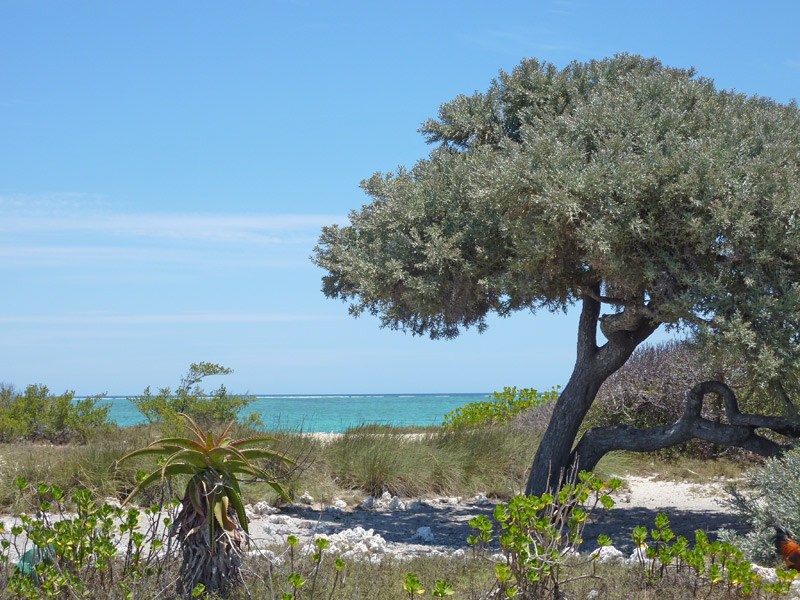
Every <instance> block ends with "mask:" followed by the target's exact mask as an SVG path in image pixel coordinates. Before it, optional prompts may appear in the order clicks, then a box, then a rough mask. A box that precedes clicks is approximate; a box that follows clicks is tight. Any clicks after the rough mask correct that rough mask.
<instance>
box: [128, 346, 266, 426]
mask: <svg viewBox="0 0 800 600" xmlns="http://www.w3.org/2000/svg"><path fill="white" fill-rule="evenodd" d="M232 372H233V371H232V370H231V369H229V368H227V367H223V366H222V365H218V364H214V363H210V362H200V363H192V364H191V365H190V366H189V372H188V373H187V374H186V375H184V376H183V377H182V378H181V382H180V384H179V385H178V387H177V388H175V390H172V389H170V388H162V389H160V390H158V393H157V394H153V393H151V392H150V386H148V387H146V388H145V390H144V392H143V393H142V395H141V396H137V397H134V398H129V400H130V401H131V403H132V404H133V405H134V406H135V407H136V408H137V409H138V411H139V412H140V413H142V415H143V416H144V418H145V419H147V422H148V423H159V424H161V425H162V427H163V428H164V429H165V431H180V429H181V425H182V419H181V416H180V415H181V414H184V415H189V416H190V417H191V418H192V419H194V420H195V421H196V422H198V423H199V424H200V425H201V426H203V427H207V426H209V425H211V424H213V423H227V422H229V421H240V422H242V423H245V424H247V425H250V426H253V427H256V426H259V425H262V423H261V420H260V419H259V417H258V415H257V414H256V413H250V414H249V415H247V417H245V418H244V419H242V415H241V414H240V413H241V412H242V411H243V410H244V409H245V408H247V407H248V406H250V404H252V403H253V402H254V401H255V397H254V396H242V395H237V394H228V390H226V389H225V386H224V385H221V386H220V387H219V388H217V389H216V390H214V391H211V392H208V391H205V390H203V389H202V388H201V387H200V383H201V382H202V381H203V380H204V379H205V378H206V377H211V376H214V375H228V374H230V373H232Z"/></svg>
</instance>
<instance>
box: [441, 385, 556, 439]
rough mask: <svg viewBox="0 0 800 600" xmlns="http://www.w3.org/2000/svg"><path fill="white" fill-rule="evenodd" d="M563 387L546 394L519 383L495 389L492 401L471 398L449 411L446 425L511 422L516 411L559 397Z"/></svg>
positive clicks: (456, 427) (518, 412)
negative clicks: (477, 400)
mask: <svg viewBox="0 0 800 600" xmlns="http://www.w3.org/2000/svg"><path fill="white" fill-rule="evenodd" d="M559 387H560V386H558V387H556V388H553V389H552V390H550V391H549V392H544V393H542V394H540V393H539V392H537V391H536V390H534V389H532V388H523V389H520V390H517V388H516V387H513V388H509V387H506V388H503V391H502V392H495V393H494V394H492V395H491V396H489V398H491V400H489V401H483V402H470V403H469V404H467V405H465V406H462V407H461V408H457V409H456V410H454V411H452V412H449V413H447V414H446V415H445V416H444V423H442V427H448V428H451V429H458V428H460V427H485V426H487V425H499V424H503V423H508V422H509V421H511V419H513V418H514V417H515V416H516V415H519V414H521V413H523V412H525V411H527V410H530V409H532V408H535V407H537V406H540V405H542V404H545V403H547V402H550V401H551V400H556V399H558V391H557V390H558V389H559Z"/></svg>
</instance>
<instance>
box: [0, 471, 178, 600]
mask: <svg viewBox="0 0 800 600" xmlns="http://www.w3.org/2000/svg"><path fill="white" fill-rule="evenodd" d="M17 486H18V488H19V490H20V492H21V493H22V494H23V495H24V496H28V500H29V501H30V502H31V507H32V508H33V512H34V513H35V514H37V515H39V516H38V517H36V518H34V517H31V516H27V515H22V516H21V517H20V525H17V526H14V527H13V528H12V529H11V530H10V531H3V532H1V533H0V540H2V541H0V546H1V547H2V551H0V564H2V566H3V574H4V583H5V585H6V586H7V588H8V591H9V592H10V593H11V594H13V595H14V596H15V597H18V598H31V599H42V600H44V599H51V598H52V599H56V598H73V599H75V600H80V599H87V600H90V599H94V598H97V597H99V596H98V589H99V590H106V591H104V592H101V594H102V595H103V596H104V597H110V596H111V594H110V593H109V592H110V591H111V590H113V591H114V592H115V593H114V595H115V596H119V597H126V598H130V597H133V596H134V594H136V592H137V591H138V590H140V589H141V588H142V587H143V586H144V587H146V586H148V585H156V586H158V585H162V584H163V583H165V580H166V579H167V576H166V573H165V565H166V564H167V563H168V562H169V561H171V560H172V551H171V549H170V546H169V542H168V541H167V540H166V539H165V538H164V537H163V535H162V534H161V533H159V531H163V530H164V527H169V525H170V519H169V517H167V516H166V515H165V514H164V513H162V511H161V507H160V506H158V507H154V508H151V509H148V510H146V511H140V510H138V509H130V510H124V509H122V508H120V507H118V506H111V505H109V504H103V505H98V504H97V503H96V501H95V499H94V498H93V497H92V494H91V493H90V492H88V491H86V490H82V491H78V492H77V493H76V494H75V495H74V497H73V498H72V501H73V502H74V504H75V514H74V515H69V514H66V513H64V512H63V506H64V502H65V501H66V500H67V499H66V497H65V496H64V494H63V492H62V491H61V489H60V488H58V486H48V485H40V486H37V487H36V488H33V489H32V488H31V486H29V485H28V484H27V482H26V481H24V479H20V480H18V482H17ZM51 512H55V513H57V514H58V518H56V519H52V518H51V516H50V513H51ZM26 548H27V551H24V552H23V553H22V556H21V557H20V559H19V561H18V562H16V563H14V559H13V556H12V555H11V554H10V550H11V549H15V550H16V551H20V549H22V550H25V549H26ZM150 580H153V582H152V583H151V581H150Z"/></svg>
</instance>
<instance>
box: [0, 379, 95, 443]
mask: <svg viewBox="0 0 800 600" xmlns="http://www.w3.org/2000/svg"><path fill="white" fill-rule="evenodd" d="M102 398H103V396H102V395H100V396H92V397H88V398H80V399H75V393H74V392H64V393H63V394H61V395H56V394H52V393H50V390H48V389H47V386H46V385H29V386H28V387H26V388H25V391H24V392H17V391H16V390H15V389H14V388H13V386H9V385H3V384H0V442H12V441H18V440H31V441H42V440H43V441H48V442H52V443H55V444H63V443H66V442H70V441H77V442H81V443H82V442H85V441H86V440H87V438H88V436H89V435H90V434H92V433H96V432H97V430H98V429H102V428H104V427H105V426H106V425H107V419H108V411H109V405H108V403H106V402H102Z"/></svg>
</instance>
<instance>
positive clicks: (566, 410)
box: [525, 286, 658, 495]
mask: <svg viewBox="0 0 800 600" xmlns="http://www.w3.org/2000/svg"><path fill="white" fill-rule="evenodd" d="M599 298H600V289H599V286H595V287H593V288H592V289H588V290H586V292H585V293H584V294H583V298H582V308H581V317H580V321H579V323H578V353H577V358H576V360H575V367H574V369H573V370H572V376H571V377H570V379H569V382H568V383H567V385H566V386H565V387H564V391H563V392H561V395H560V396H559V398H558V401H557V402H556V406H555V409H554V411H553V416H552V418H551V419H550V424H549V425H548V427H547V430H546V431H545V434H544V437H543V438H542V441H541V443H540V444H539V448H538V450H537V451H536V456H535V457H534V460H533V466H532V467H531V473H530V476H529V478H528V484H527V486H526V489H525V493H526V494H528V495H531V494H535V495H541V494H542V493H544V492H545V491H547V490H555V489H557V488H558V487H559V486H560V483H561V481H562V480H563V478H564V476H565V474H566V473H567V471H568V470H569V468H570V465H571V463H573V462H576V461H578V458H577V455H574V453H573V452H572V445H573V444H574V442H575V438H576V436H577V435H578V430H579V428H580V425H581V423H582V422H583V419H584V417H585V416H586V413H587V412H588V411H589V408H590V407H591V405H592V402H594V399H595V397H596V396H597V391H598V390H599V389H600V386H601V385H602V384H603V382H604V381H605V380H606V379H607V378H608V377H609V376H610V375H611V374H612V373H614V372H615V371H616V370H617V369H619V368H620V367H621V366H622V365H623V364H625V361H626V360H628V358H629V357H630V355H631V354H632V353H633V351H634V350H635V349H636V347H637V346H638V345H639V344H640V343H642V342H643V341H644V340H645V339H647V337H648V336H649V335H650V334H652V333H653V332H654V331H655V330H656V329H657V327H658V325H657V324H653V323H652V322H651V321H650V319H649V318H648V316H647V315H648V311H647V307H646V306H644V305H642V306H638V307H636V306H634V307H626V308H625V309H624V310H623V311H622V312H620V313H616V314H613V315H606V316H605V317H602V318H601V317H600V307H601V301H600V299H599ZM598 324H600V326H601V329H602V331H603V335H605V336H606V338H607V340H608V341H607V342H606V343H605V344H603V345H602V346H598V345H597V326H598Z"/></svg>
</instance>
